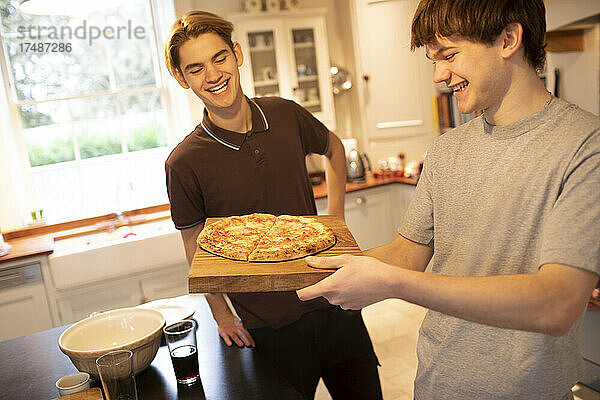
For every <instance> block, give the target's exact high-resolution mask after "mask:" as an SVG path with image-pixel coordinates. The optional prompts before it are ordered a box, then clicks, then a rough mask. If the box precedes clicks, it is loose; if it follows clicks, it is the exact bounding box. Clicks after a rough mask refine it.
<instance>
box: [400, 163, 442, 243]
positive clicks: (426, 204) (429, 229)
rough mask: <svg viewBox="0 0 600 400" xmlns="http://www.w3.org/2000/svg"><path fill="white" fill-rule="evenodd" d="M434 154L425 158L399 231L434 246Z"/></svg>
mask: <svg viewBox="0 0 600 400" xmlns="http://www.w3.org/2000/svg"><path fill="white" fill-rule="evenodd" d="M432 158H433V157H432V156H431V155H429V156H427V157H426V158H425V161H424V163H423V171H422V172H421V177H420V178H419V182H418V183H417V188H416V189H415V194H414V195H413V198H412V200H411V201H410V204H409V205H408V210H407V211H406V213H405V214H404V220H403V221H402V224H401V225H400V227H399V228H398V233H399V234H400V235H402V236H404V237H405V238H407V239H409V240H412V241H413V242H417V243H421V244H424V245H427V246H429V247H433V240H434V237H433V223H434V221H433V194H432V191H433V187H434V186H433V166H432V164H433V162H432Z"/></svg>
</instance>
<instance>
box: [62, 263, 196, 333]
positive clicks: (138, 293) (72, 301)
mask: <svg viewBox="0 0 600 400" xmlns="http://www.w3.org/2000/svg"><path fill="white" fill-rule="evenodd" d="M187 273H188V267H187V263H186V264H181V265H175V266H170V267H166V268H160V269H157V270H154V271H150V272H146V273H143V274H135V275H131V276H125V277H122V278H118V279H110V280H107V281H105V282H101V283H97V284H93V285H86V286H82V287H78V288H73V289H70V290H61V291H56V292H55V293H54V296H55V299H56V300H55V301H56V305H57V308H58V313H59V318H60V325H64V324H69V323H72V322H76V321H79V320H80V319H82V318H85V317H87V316H88V315H90V314H91V313H93V312H102V311H107V310H112V309H115V308H122V307H135V306H137V305H140V304H142V303H145V302H148V301H152V300H158V299H164V298H168V297H176V296H181V295H184V294H187V293H188V288H187Z"/></svg>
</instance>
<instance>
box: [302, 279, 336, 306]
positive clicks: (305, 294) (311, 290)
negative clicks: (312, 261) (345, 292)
mask: <svg viewBox="0 0 600 400" xmlns="http://www.w3.org/2000/svg"><path fill="white" fill-rule="evenodd" d="M328 279H329V277H327V278H325V279H323V280H321V281H319V282H317V283H315V284H314V285H312V286H307V287H305V288H304V289H299V290H296V294H297V295H298V298H299V299H300V300H302V301H308V300H312V299H316V298H317V297H321V296H324V297H326V296H325V295H326V290H325V287H324V286H325V285H326V283H327V282H326V281H327V280H328Z"/></svg>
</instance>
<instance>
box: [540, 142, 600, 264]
mask: <svg viewBox="0 0 600 400" xmlns="http://www.w3.org/2000/svg"><path fill="white" fill-rule="evenodd" d="M564 176H565V178H564V179H563V185H562V190H561V191H560V193H559V195H558V198H557V199H556V202H555V203H554V206H553V208H552V211H551V213H550V216H549V217H548V218H547V219H546V221H545V223H544V226H543V232H542V250H541V255H540V265H543V264H548V263H557V264H564V265H569V266H572V267H577V268H583V269H587V270H591V271H594V272H596V273H597V274H600V131H599V130H596V131H595V133H594V134H592V135H590V137H588V139H587V140H586V141H585V142H584V143H583V145H582V146H580V148H579V149H578V151H577V153H576V154H575V156H574V157H573V159H572V160H571V162H570V163H569V166H568V169H567V171H566V172H565V175H564Z"/></svg>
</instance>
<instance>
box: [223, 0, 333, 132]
mask: <svg viewBox="0 0 600 400" xmlns="http://www.w3.org/2000/svg"><path fill="white" fill-rule="evenodd" d="M229 18H230V19H231V21H232V22H233V24H234V26H235V30H234V32H233V40H234V41H237V42H239V43H240V44H241V46H242V51H243V53H244V64H243V65H242V67H241V68H240V73H241V84H242V88H243V90H244V93H245V94H246V95H247V96H249V97H254V96H258V97H260V96H281V97H284V98H286V99H291V100H294V101H296V102H297V103H299V104H300V105H302V106H303V107H304V108H306V109H307V110H308V111H310V112H311V113H312V114H313V115H314V116H315V117H316V118H318V119H319V120H320V121H321V122H323V123H324V124H325V125H326V126H327V127H328V128H329V129H331V130H333V129H335V114H334V107H333V94H332V87H331V80H330V78H329V73H330V72H329V70H330V65H329V49H328V46H327V29H326V26H325V10H324V9H311V10H299V11H282V12H274V13H260V14H234V15H230V16H229Z"/></svg>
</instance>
